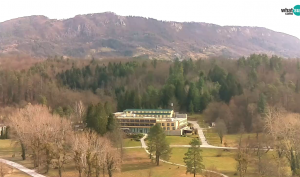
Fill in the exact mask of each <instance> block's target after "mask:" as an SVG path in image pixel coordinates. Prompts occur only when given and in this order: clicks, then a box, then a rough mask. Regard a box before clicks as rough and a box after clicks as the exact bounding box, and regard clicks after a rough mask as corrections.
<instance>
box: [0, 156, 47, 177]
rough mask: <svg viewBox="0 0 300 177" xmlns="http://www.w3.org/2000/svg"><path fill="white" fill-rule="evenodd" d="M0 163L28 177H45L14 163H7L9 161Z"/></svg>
mask: <svg viewBox="0 0 300 177" xmlns="http://www.w3.org/2000/svg"><path fill="white" fill-rule="evenodd" d="M0 163H4V164H6V165H9V166H11V167H13V168H16V169H18V170H20V171H22V172H24V173H26V174H28V175H29V176H33V177H45V176H44V175H41V174H38V173H37V172H35V171H34V170H31V169H28V168H26V167H24V166H23V165H20V164H17V163H15V162H12V161H9V160H5V159H0Z"/></svg>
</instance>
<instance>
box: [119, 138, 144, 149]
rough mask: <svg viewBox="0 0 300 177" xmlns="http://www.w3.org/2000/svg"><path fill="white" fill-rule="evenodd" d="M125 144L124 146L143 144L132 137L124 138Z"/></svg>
mask: <svg viewBox="0 0 300 177" xmlns="http://www.w3.org/2000/svg"><path fill="white" fill-rule="evenodd" d="M123 146H124V147H133V146H142V144H141V142H140V141H135V140H134V139H131V138H126V139H124V140H123Z"/></svg>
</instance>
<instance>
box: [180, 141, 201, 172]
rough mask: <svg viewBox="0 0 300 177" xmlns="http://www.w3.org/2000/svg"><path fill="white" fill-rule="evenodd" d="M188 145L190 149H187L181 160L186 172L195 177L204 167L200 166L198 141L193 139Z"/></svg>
mask: <svg viewBox="0 0 300 177" xmlns="http://www.w3.org/2000/svg"><path fill="white" fill-rule="evenodd" d="M190 145H191V147H189V149H188V152H187V153H185V154H184V155H185V157H184V158H183V159H184V163H185V165H186V172H187V173H192V174H194V177H195V176H196V174H199V173H201V172H202V170H203V169H204V168H205V167H204V165H203V164H202V156H201V152H202V150H201V149H200V145H201V143H200V141H199V140H198V139H196V138H194V139H192V141H191V142H190Z"/></svg>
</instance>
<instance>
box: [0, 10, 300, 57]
mask: <svg viewBox="0 0 300 177" xmlns="http://www.w3.org/2000/svg"><path fill="white" fill-rule="evenodd" d="M299 48H300V40H299V39H298V38H296V37H293V36H290V35H288V34H284V33H279V32H275V31H272V30H269V29H266V28H260V27H241V26H219V25H214V24H208V23H196V22H185V23H179V22H166V21H158V20H155V19H151V18H142V17H132V16H129V17H125V16H119V15H116V14H114V13H100V14H89V15H78V16H75V17H74V18H70V19H65V20H53V19H49V18H47V17H45V16H30V17H22V18H17V19H13V20H9V21H6V22H3V23H0V54H6V53H25V54H30V55H31V56H34V57H44V58H46V57H48V56H54V55H58V56H67V57H81V58H85V57H86V58H91V57H95V58H106V57H116V56H117V57H133V56H134V57H136V56H144V57H153V58H157V59H173V58H175V57H179V58H195V59H198V58H205V57H209V56H227V57H237V56H242V55H246V56H248V55H250V54H251V53H266V54H268V55H269V56H271V55H272V54H276V55H279V56H283V57H291V58H294V57H300V51H299Z"/></svg>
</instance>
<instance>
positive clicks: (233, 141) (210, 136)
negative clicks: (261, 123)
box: [203, 128, 260, 147]
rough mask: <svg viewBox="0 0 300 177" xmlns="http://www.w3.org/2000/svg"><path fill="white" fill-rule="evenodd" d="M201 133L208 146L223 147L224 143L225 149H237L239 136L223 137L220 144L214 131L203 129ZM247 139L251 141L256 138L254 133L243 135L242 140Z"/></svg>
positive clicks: (212, 129) (229, 135)
mask: <svg viewBox="0 0 300 177" xmlns="http://www.w3.org/2000/svg"><path fill="white" fill-rule="evenodd" d="M203 132H204V135H205V137H206V140H207V141H208V144H210V145H213V146H225V145H224V143H226V146H227V147H237V145H238V140H239V138H240V136H241V135H240V134H228V135H224V137H223V144H221V142H220V138H219V135H218V133H217V132H216V131H215V129H214V128H210V129H204V130H203ZM259 136H260V135H259ZM248 137H250V138H251V139H254V138H256V133H244V134H243V139H246V138H248Z"/></svg>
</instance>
